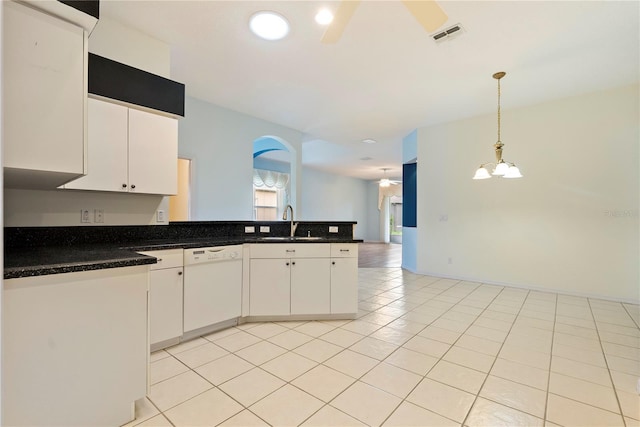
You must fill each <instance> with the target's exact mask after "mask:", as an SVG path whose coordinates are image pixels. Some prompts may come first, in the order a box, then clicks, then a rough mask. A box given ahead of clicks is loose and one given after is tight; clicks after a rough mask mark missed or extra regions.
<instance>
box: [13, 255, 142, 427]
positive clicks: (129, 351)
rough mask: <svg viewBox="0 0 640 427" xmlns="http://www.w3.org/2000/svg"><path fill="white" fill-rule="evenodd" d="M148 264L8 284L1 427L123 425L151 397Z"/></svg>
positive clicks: (25, 278)
mask: <svg viewBox="0 0 640 427" xmlns="http://www.w3.org/2000/svg"><path fill="white" fill-rule="evenodd" d="M148 271H149V267H148V266H146V265H145V266H135V267H123V268H112V269H104V270H94V271H83V272H77V273H63V274H53V275H46V276H35V277H24V278H20V279H10V280H5V281H4V283H3V287H4V290H3V300H2V316H3V324H2V406H3V408H2V425H32V426H54V425H57V426H107V425H108V426H119V425H122V424H125V423H127V422H129V421H130V420H131V419H133V416H134V414H133V411H132V408H133V403H134V401H136V400H138V399H141V398H143V397H144V396H145V394H146V391H147V362H148V358H149V344H148V340H147V292H148Z"/></svg>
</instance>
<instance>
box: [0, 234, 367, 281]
mask: <svg viewBox="0 0 640 427" xmlns="http://www.w3.org/2000/svg"><path fill="white" fill-rule="evenodd" d="M360 242H362V240H357V239H348V238H344V237H336V238H325V237H323V238H321V239H319V240H304V238H302V240H289V239H286V238H281V239H273V240H272V239H265V238H264V237H247V238H241V237H219V236H218V237H214V238H190V239H177V240H176V239H152V240H147V241H138V242H130V243H126V244H119V245H118V244H113V243H111V244H104V245H99V244H93V245H77V246H67V245H65V246H43V247H25V248H13V249H10V250H5V257H4V278H5V279H15V278H20V277H30V276H42V275H49V274H60V273H71V272H79V271H89V270H100V269H106V268H118V267H129V266H135V265H146V264H155V263H156V259H155V258H154V257H150V256H146V255H141V254H139V253H138V252H140V251H145V252H147V251H155V250H165V249H191V248H200V247H211V246H227V245H238V244H243V243H296V244H304V243H360Z"/></svg>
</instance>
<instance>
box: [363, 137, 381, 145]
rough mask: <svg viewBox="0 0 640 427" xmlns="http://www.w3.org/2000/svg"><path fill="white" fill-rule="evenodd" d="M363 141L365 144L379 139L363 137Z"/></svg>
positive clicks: (373, 142)
mask: <svg viewBox="0 0 640 427" xmlns="http://www.w3.org/2000/svg"><path fill="white" fill-rule="evenodd" d="M362 142H363V143H365V144H375V143H376V142H378V141H376V140H375V139H371V138H367V139H363V140H362Z"/></svg>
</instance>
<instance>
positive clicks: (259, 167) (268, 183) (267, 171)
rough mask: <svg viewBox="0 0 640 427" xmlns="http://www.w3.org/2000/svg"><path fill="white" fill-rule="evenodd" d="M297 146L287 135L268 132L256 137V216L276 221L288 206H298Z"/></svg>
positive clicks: (254, 201)
mask: <svg viewBox="0 0 640 427" xmlns="http://www.w3.org/2000/svg"><path fill="white" fill-rule="evenodd" d="M296 170H297V162H296V155H295V149H294V148H293V147H292V146H291V145H290V144H289V143H288V142H287V141H285V140H284V139H282V138H279V137H277V136H272V135H265V136H262V137H260V138H257V139H256V140H254V141H253V218H254V219H255V220H258V221H276V220H279V219H280V218H281V217H282V213H283V211H284V209H285V207H286V206H287V205H288V204H290V205H292V206H294V208H295V194H296Z"/></svg>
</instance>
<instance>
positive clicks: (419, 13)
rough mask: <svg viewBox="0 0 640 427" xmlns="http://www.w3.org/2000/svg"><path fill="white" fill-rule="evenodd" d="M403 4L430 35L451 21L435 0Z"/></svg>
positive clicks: (405, 1) (405, 0) (407, 1)
mask: <svg viewBox="0 0 640 427" xmlns="http://www.w3.org/2000/svg"><path fill="white" fill-rule="evenodd" d="M402 3H404V5H405V6H406V7H407V9H409V12H411V14H412V15H413V16H414V17H415V18H416V20H417V21H418V22H419V23H420V25H422V26H423V27H424V29H425V30H427V32H428V33H432V32H434V31H435V30H437V29H438V28H440V27H441V26H442V25H444V23H445V22H447V19H449V18H448V17H447V14H446V13H444V11H443V10H442V8H441V7H440V6H439V5H438V3H437V2H435V1H433V0H402Z"/></svg>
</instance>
